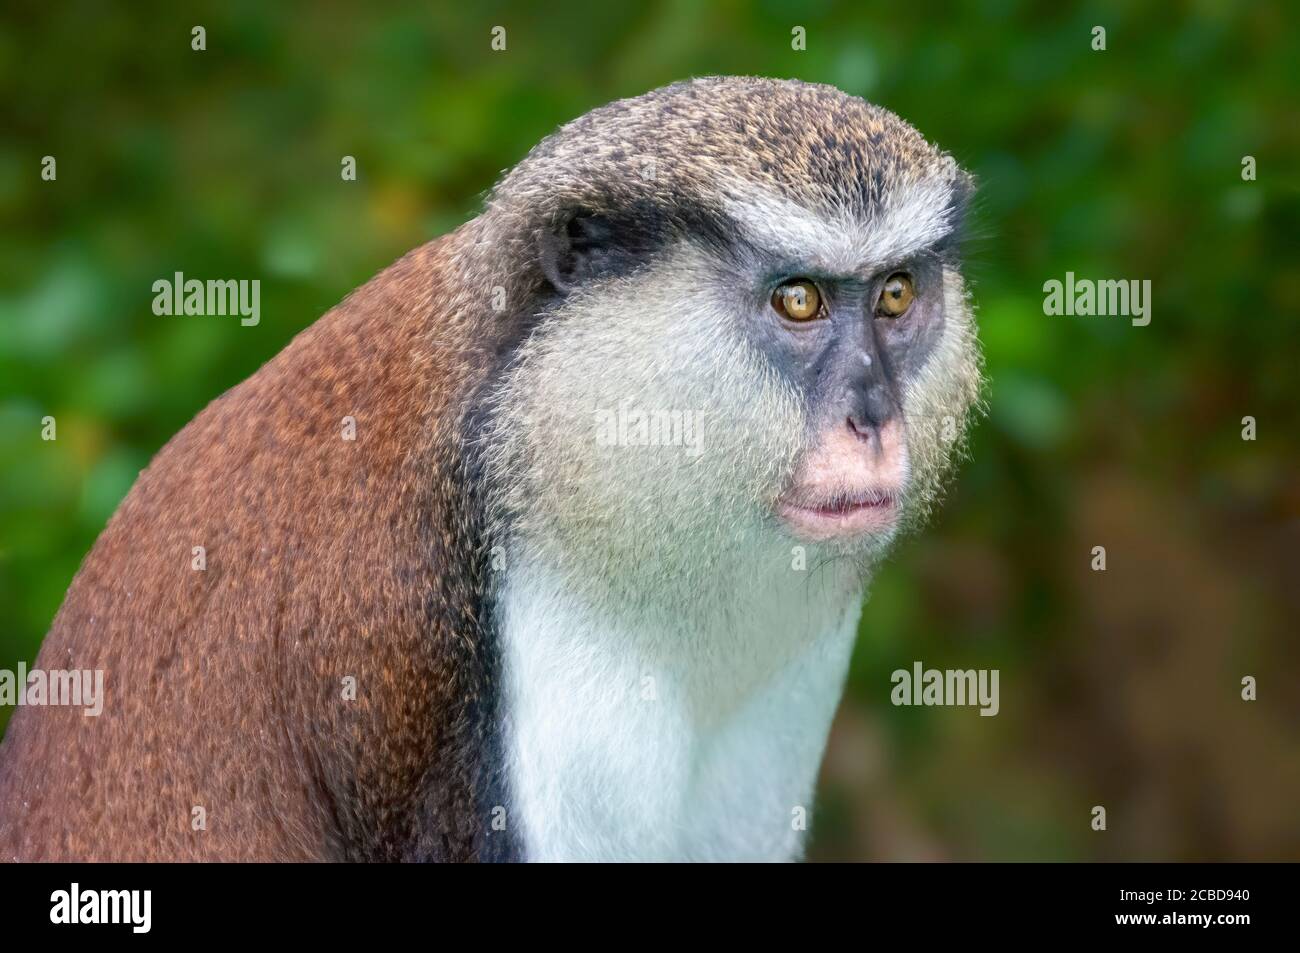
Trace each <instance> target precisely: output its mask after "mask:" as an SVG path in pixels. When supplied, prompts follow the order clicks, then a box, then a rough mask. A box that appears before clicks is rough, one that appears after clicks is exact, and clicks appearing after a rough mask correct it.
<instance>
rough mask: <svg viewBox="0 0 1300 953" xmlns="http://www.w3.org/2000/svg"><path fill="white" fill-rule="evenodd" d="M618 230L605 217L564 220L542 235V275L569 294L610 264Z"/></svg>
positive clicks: (588, 215) (575, 216)
mask: <svg viewBox="0 0 1300 953" xmlns="http://www.w3.org/2000/svg"><path fill="white" fill-rule="evenodd" d="M614 239H615V229H614V225H613V223H612V222H611V221H610V220H609V219H608V218H606V217H605V216H603V215H597V214H595V213H590V212H578V213H575V214H571V215H568V216H566V217H565V218H564V219H562V220H561V221H560V222H559V223H558V224H557V225H556V226H555V227H554V228H549V229H544V230H543V231H542V234H541V236H540V240H539V243H540V248H539V249H538V257H539V259H540V261H541V266H542V273H543V274H544V275H546V280H547V281H549V282H550V283H551V284H552V285H553V286H554V287H555V290H556V291H558V292H559V293H560V294H568V293H569V292H570V291H572V290H573V289H574V288H576V287H578V286H579V285H581V284H582V283H583V282H585V281H588V280H590V279H592V278H594V277H596V276H597V275H599V274H600V273H601V272H603V271H605V270H606V269H607V268H608V266H609V265H610V260H611V258H612V257H613V254H614Z"/></svg>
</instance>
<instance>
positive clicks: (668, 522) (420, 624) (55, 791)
mask: <svg viewBox="0 0 1300 953" xmlns="http://www.w3.org/2000/svg"><path fill="white" fill-rule="evenodd" d="M971 187H972V186H971V179H970V177H969V176H968V175H967V174H966V173H964V172H963V171H961V170H960V169H959V168H958V166H957V164H956V162H955V161H954V160H953V159H952V158H951V157H949V156H948V155H946V154H945V153H943V152H940V151H939V150H937V149H936V148H934V147H933V146H931V145H930V144H928V143H927V142H926V141H925V139H923V138H922V137H921V135H920V134H919V133H918V132H916V130H914V129H913V128H912V127H911V126H909V125H907V124H906V123H905V122H903V121H902V120H901V119H899V118H898V117H897V116H895V115H893V114H892V113H889V112H887V111H886V110H884V109H881V108H878V107H876V106H872V105H869V104H868V103H866V102H864V101H862V100H861V99H858V98H856V97H853V96H849V95H846V94H844V93H842V92H840V91H838V90H836V89H833V88H830V87H827V86H820V85H811V84H807V83H802V82H787V81H775V80H768V79H752V78H711V79H699V80H694V81H691V82H684V83H679V84H675V85H672V86H668V87H665V88H663V89H659V90H656V91H654V92H651V93H648V94H646V95H643V96H640V97H637V98H634V99H628V100H624V101H620V102H615V103H612V104H610V105H607V106H603V107H601V108H599V109H596V110H594V111H592V112H590V113H588V114H587V115H585V116H582V117H581V118H579V119H577V120H574V121H573V122H570V123H569V124H568V125H566V126H564V127H563V128H561V129H560V130H559V131H557V132H556V133H554V134H553V135H551V136H549V137H548V138H546V139H545V140H543V141H542V142H541V143H540V144H539V145H537V146H536V147H535V148H534V149H533V150H532V151H531V152H530V153H529V154H528V156H527V157H526V158H524V159H523V161H521V162H520V163H519V164H518V165H517V166H515V167H514V168H513V169H512V170H511V171H509V172H508V173H506V174H505V176H504V177H503V178H502V180H501V181H500V182H499V183H498V185H497V186H496V188H495V189H494V190H493V191H492V193H491V194H490V197H489V199H488V201H487V203H486V208H485V210H484V211H483V213H482V214H481V215H479V216H478V217H477V218H475V219H473V220H472V221H470V222H467V223H466V224H465V225H463V226H461V227H460V228H459V229H457V230H456V231H455V232H453V233H451V234H449V235H445V236H443V237H441V238H439V239H436V240H434V241H432V242H430V243H429V244H427V245H424V246H422V247H420V248H417V249H415V250H414V251H412V252H410V253H409V254H407V255H406V256H405V257H403V258H402V259H400V260H399V261H397V262H396V263H395V264H393V265H391V266H390V267H388V268H387V269H386V270H384V271H383V272H381V273H380V274H379V275H378V276H376V277H375V278H374V279H372V280H371V281H370V282H368V283H367V284H365V285H364V286H362V287H361V288H359V289H358V290H356V291H355V292H353V293H352V294H351V295H350V296H349V297H348V298H347V299H346V300H344V301H343V302H342V303H341V304H339V305H338V306H337V307H335V308H334V309H333V310H331V311H330V312H329V313H327V314H326V315H325V316H324V317H323V318H321V319H320V320H319V321H317V322H316V323H315V324H313V325H312V326H311V327H309V328H308V329H306V330H305V331H303V332H302V333H301V334H299V335H298V336H297V337H296V338H295V339H294V340H293V341H292V342H291V343H290V344H289V345H288V346H287V347H286V348H285V349H284V350H283V351H282V352H281V353H280V354H279V355H277V356H276V357H275V358H273V359H272V360H271V361H269V362H268V363H267V364H266V365H265V366H264V367H262V368H261V369H260V370H259V371H258V372H257V373H256V374H254V375H253V376H252V377H251V378H249V379H248V380H246V381H244V382H243V383H242V384H240V385H238V386H237V387H235V388H234V389H232V390H231V391H229V392H228V393H226V394H225V395H224V396H222V397H220V398H218V399H217V400H215V401H214V402H213V403H212V404H211V405H209V406H208V407H207V408H206V409H205V410H203V411H202V413H200V414H199V415H198V416H197V417H196V418H195V419H194V420H193V421H192V422H191V423H190V424H189V425H188V426H186V427H185V428H184V429H183V430H182V431H181V432H180V433H179V434H177V435H176V436H175V437H174V438H173V439H172V440H171V441H170V442H169V443H168V444H167V445H166V446H165V447H164V448H163V449H162V450H161V451H160V452H159V453H158V455H157V456H156V457H155V458H154V460H153V461H152V463H151V464H150V465H149V467H148V468H147V469H146V470H145V471H143V472H142V473H141V474H140V477H139V479H138V480H137V482H136V484H135V486H134V488H133V489H132V490H131V492H130V493H129V494H128V496H127V497H126V499H125V500H124V502H123V503H122V504H121V506H120V508H119V509H118V510H117V512H116V513H115V514H114V516H113V517H112V519H111V520H110V521H109V523H108V526H107V528H106V529H105V530H104V532H103V534H102V535H101V536H100V538H99V540H98V542H97V543H96V544H95V546H94V548H93V549H92V550H91V552H90V554H89V555H88V556H87V557H86V560H85V562H84V563H83V565H82V566H81V569H80V571H79V572H78V574H77V576H76V578H75V579H74V580H73V582H72V585H71V588H70V589H69V591H68V595H67V598H66V600H65V601H64V603H63V606H62V608H61V609H60V610H59V612H58V614H57V616H56V617H55V619H54V623H53V626H52V628H51V630H50V632H49V635H48V636H47V638H46V640H45V643H44V646H43V648H42V650H41V653H40V656H39V659H38V663H37V664H38V666H40V667H43V668H46V669H71V668H78V669H90V670H103V672H104V673H105V694H106V699H105V702H104V710H103V714H102V715H101V716H100V717H95V718H92V717H85V716H84V714H83V712H82V711H80V710H77V709H72V708H55V707H47V708H37V707H23V708H20V709H18V710H17V711H16V713H15V716H14V718H13V721H12V724H11V725H10V728H9V732H8V736H7V737H6V738H5V740H4V745H3V748H2V749H0V858H4V859H17V860H46V859H51V860H54V859H68V860H86V859H93V860H356V861H361V860H372V861H395V860H440V861H442V860H672V859H683V860H719V859H740V860H748V859H777V860H789V859H798V858H799V857H801V855H802V849H803V848H802V842H803V833H802V830H803V828H804V827H805V825H804V824H803V823H801V818H802V817H803V816H806V814H807V813H810V810H811V804H812V799H813V793H814V782H815V776H816V773H817V769H818V765H819V763H820V761H821V757H822V753H823V750H824V748H825V743H826V737H827V733H828V731H829V728H830V723H831V718H832V716H833V714H834V712H835V709H836V707H837V704H838V700H839V696H840V694H841V691H842V688H843V683H844V680H845V674H846V670H847V667H848V662H849V655H850V651H851V649H852V646H853V642H854V636H855V632H856V630H857V625H858V616H859V611H860V606H861V603H862V601H863V595H864V587H865V585H866V582H867V580H868V577H869V575H870V571H871V567H872V566H873V565H874V564H875V563H876V562H877V561H878V560H879V559H880V558H881V557H882V555H883V554H884V553H885V552H886V550H887V549H888V547H889V545H890V543H891V542H892V541H893V540H894V539H895V538H896V537H897V536H898V535H899V533H900V532H903V531H905V530H907V529H909V528H911V527H913V526H915V525H916V524H917V523H918V522H920V521H921V519H922V518H923V517H924V516H925V514H926V512H927V510H928V509H929V508H930V506H931V504H932V503H933V502H934V501H935V499H936V498H937V495H938V493H939V491H940V487H941V483H942V479H943V477H944V474H945V471H947V470H948V469H949V465H950V462H951V461H952V460H953V458H954V456H957V455H958V451H959V449H960V447H961V445H962V442H963V433H964V429H965V422H966V419H967V417H968V414H969V411H970V410H971V408H972V407H973V406H975V404H976V403H977V401H978V395H979V391H980V386H981V373H980V357H979V351H978V345H977V342H976V335H975V329H974V322H973V318H972V313H971V308H970V304H969V301H968V296H967V293H966V290H965V286H964V283H963V280H962V277H961V274H960V272H959V261H958V257H957V249H958V239H959V237H960V226H961V220H962V213H963V210H964V208H965V207H966V204H967V200H968V196H969V194H970V192H971ZM345 418H347V420H348V421H350V422H351V423H350V424H349V423H347V422H344V419H345ZM611 419H613V420H616V421H618V424H617V426H614V427H612V428H611V427H610V426H609V425H608V421H610V420H611ZM648 421H651V422H653V421H658V422H660V423H662V422H663V421H672V422H676V423H680V422H683V421H688V422H689V423H690V428H689V429H691V430H692V432H693V433H692V437H691V440H690V441H689V446H688V445H687V443H688V441H686V440H683V439H678V438H679V437H681V435H682V433H684V432H685V430H686V429H688V428H686V427H685V426H676V423H675V424H674V425H673V426H668V425H665V426H659V427H655V428H651V427H650V426H648V425H647V422H648ZM341 422H344V423H341ZM349 426H352V427H353V432H352V433H351V434H349V433H348V432H347V429H348V427H349ZM611 434H612V438H611ZM349 437H351V439H349ZM196 547H203V550H202V552H203V553H204V554H205V560H204V561H205V566H204V567H202V568H196V566H197V564H196V562H195V559H194V557H193V554H194V553H195V552H196ZM349 686H351V690H349Z"/></svg>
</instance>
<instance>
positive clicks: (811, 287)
mask: <svg viewBox="0 0 1300 953" xmlns="http://www.w3.org/2000/svg"><path fill="white" fill-rule="evenodd" d="M772 307H773V308H775V309H776V313H777V314H779V315H782V316H783V317H787V318H789V319H790V320H791V321H811V320H813V319H814V318H819V317H821V316H822V296H821V292H820V291H818V290H817V286H816V285H815V284H813V283H812V282H811V281H809V280H808V279H807V278H796V279H795V280H794V281H787V282H786V283H785V284H783V285H781V286H780V287H779V288H777V289H776V291H774V292H772Z"/></svg>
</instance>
